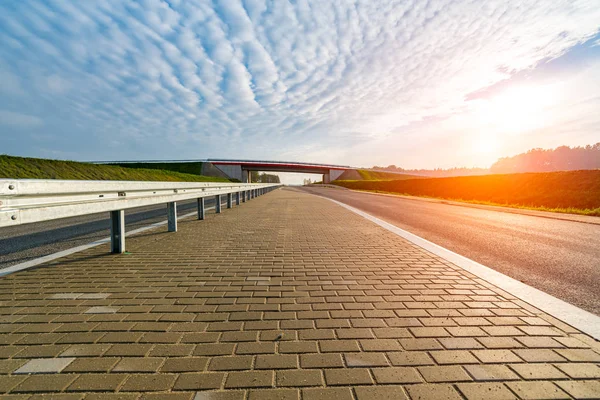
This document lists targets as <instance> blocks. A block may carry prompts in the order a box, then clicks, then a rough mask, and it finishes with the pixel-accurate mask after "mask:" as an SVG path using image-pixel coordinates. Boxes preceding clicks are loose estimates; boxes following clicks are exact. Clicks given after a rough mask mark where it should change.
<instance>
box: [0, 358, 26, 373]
mask: <svg viewBox="0 0 600 400" xmlns="http://www.w3.org/2000/svg"><path fill="white" fill-rule="evenodd" d="M27 362H28V361H27V360H0V374H10V373H12V372H13V371H15V370H17V369H19V368H20V367H21V366H22V365H23V364H25V363H27Z"/></svg>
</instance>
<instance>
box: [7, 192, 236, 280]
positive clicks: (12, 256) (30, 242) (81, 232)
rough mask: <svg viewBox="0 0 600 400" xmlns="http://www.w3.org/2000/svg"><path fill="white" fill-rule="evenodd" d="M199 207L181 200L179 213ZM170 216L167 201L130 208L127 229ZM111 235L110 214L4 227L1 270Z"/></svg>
mask: <svg viewBox="0 0 600 400" xmlns="http://www.w3.org/2000/svg"><path fill="white" fill-rule="evenodd" d="M223 197H225V196H223ZM214 203H215V201H214V199H212V198H211V199H206V201H205V206H206V207H211V206H214ZM223 207H225V206H223ZM195 210H196V200H189V201H183V202H178V203H177V215H180V216H181V215H184V214H187V213H189V212H192V211H195ZM166 219H167V210H166V204H163V205H158V206H148V207H140V208H133V209H131V210H126V211H125V232H128V231H131V230H134V229H138V228H141V227H144V226H147V225H150V224H153V223H155V222H160V221H164V220H166ZM109 235H110V223H109V214H108V213H99V214H90V215H85V216H81V217H74V218H65V219H59V220H53V221H47V222H41V223H38V224H28V225H20V226H15V227H10V228H2V229H0V270H1V269H3V268H6V267H10V266H11V265H15V264H19V263H22V262H25V261H29V260H32V259H35V258H38V257H43V256H46V255H49V254H53V253H56V252H58V251H62V250H67V249H70V248H73V247H76V246H81V245H84V244H88V243H91V242H94V241H96V240H99V239H103V238H106V237H108V236H109Z"/></svg>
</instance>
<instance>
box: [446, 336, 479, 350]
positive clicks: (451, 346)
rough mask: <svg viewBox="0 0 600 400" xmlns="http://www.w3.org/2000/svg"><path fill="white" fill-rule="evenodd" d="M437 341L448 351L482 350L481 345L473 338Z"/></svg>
mask: <svg viewBox="0 0 600 400" xmlns="http://www.w3.org/2000/svg"><path fill="white" fill-rule="evenodd" d="M438 341H439V342H440V343H441V344H442V346H444V347H445V348H446V349H448V350H459V349H481V348H483V345H482V344H481V343H480V342H478V341H477V340H475V339H473V338H439V339H438Z"/></svg>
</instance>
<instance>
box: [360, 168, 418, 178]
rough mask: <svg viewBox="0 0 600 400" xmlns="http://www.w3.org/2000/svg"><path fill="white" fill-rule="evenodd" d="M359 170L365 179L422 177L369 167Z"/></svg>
mask: <svg viewBox="0 0 600 400" xmlns="http://www.w3.org/2000/svg"><path fill="white" fill-rule="evenodd" d="M357 172H358V173H359V174H360V177H361V178H362V179H363V180H365V181H383V180H395V181H399V180H405V179H422V178H423V177H422V176H417V175H409V174H395V173H393V172H382V171H371V170H368V169H358V170H357Z"/></svg>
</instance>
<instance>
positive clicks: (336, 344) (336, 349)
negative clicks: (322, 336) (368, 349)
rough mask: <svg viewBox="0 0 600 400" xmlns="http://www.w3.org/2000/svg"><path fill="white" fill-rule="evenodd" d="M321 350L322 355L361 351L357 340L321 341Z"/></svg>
mask: <svg viewBox="0 0 600 400" xmlns="http://www.w3.org/2000/svg"><path fill="white" fill-rule="evenodd" d="M319 348H320V349H321V352H322V353H342V352H343V353H346V352H353V351H360V347H359V346H358V341H356V340H320V341H319Z"/></svg>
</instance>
